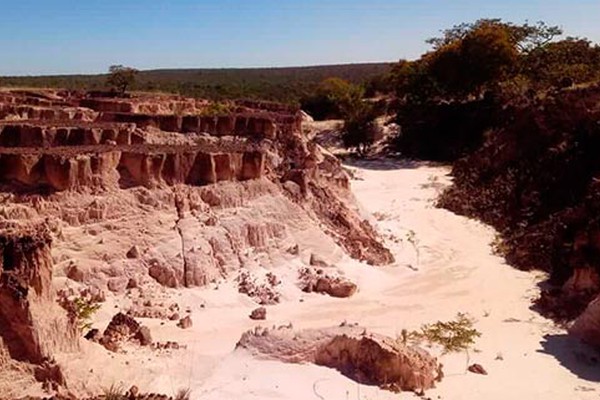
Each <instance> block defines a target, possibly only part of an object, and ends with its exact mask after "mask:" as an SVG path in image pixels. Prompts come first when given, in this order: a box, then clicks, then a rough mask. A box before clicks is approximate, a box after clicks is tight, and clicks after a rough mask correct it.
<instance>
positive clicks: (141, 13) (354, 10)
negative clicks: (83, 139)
mask: <svg viewBox="0 0 600 400" xmlns="http://www.w3.org/2000/svg"><path fill="white" fill-rule="evenodd" d="M482 17H500V18H503V19H506V20H510V21H514V22H523V21H524V20H526V19H528V20H530V21H537V20H545V21H547V22H548V23H551V24H556V25H560V26H562V27H563V28H564V29H565V31H566V33H568V34H570V35H572V36H586V37H588V38H590V39H592V40H593V41H595V42H600V0H570V1H568V0H542V1H538V0H520V1H517V0H493V1H474V0H168V1H167V0H144V1H142V0H78V1H75V0H71V1H67V0H0V75H27V74H63V73H98V72H104V71H106V69H107V67H108V66H109V65H111V64H125V65H129V66H134V67H136V68H139V69H152V68H184V67H189V68H194V67H196V68H201V67H253V66H256V67H258V66H296V65H315V64H335V63H350V62H366V61H392V60H397V59H400V58H415V57H417V56H418V55H419V54H421V53H422V52H423V51H425V50H427V45H426V44H425V43H424V40H425V39H426V38H428V37H431V36H434V35H436V34H437V33H438V32H439V31H440V30H441V29H444V28H448V27H451V26H452V25H454V24H457V23H460V22H467V21H473V20H476V19H478V18H482Z"/></svg>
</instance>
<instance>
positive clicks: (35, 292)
mask: <svg viewBox="0 0 600 400" xmlns="http://www.w3.org/2000/svg"><path fill="white" fill-rule="evenodd" d="M50 244H51V238H50V234H49V232H48V231H47V230H46V229H45V228H31V229H25V228H23V229H22V230H21V229H18V228H15V229H10V230H6V231H3V232H1V233H0V337H1V338H2V342H3V344H4V346H6V349H7V351H8V353H9V354H10V356H11V357H12V358H13V359H15V360H18V361H23V362H28V363H33V364H41V363H42V361H43V360H44V359H46V358H50V357H51V356H52V354H53V353H54V352H56V351H71V350H75V349H76V348H77V340H76V330H75V327H74V326H73V325H72V324H71V323H70V322H69V321H68V319H67V316H66V313H65V312H64V310H62V309H61V308H60V307H59V306H58V305H57V304H56V302H55V301H54V291H53V289H52V268H53V264H52V257H51V255H50Z"/></svg>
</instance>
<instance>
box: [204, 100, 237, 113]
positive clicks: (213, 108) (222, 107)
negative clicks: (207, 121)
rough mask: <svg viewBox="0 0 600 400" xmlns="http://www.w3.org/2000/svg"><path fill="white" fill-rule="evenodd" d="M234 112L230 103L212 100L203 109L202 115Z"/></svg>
mask: <svg viewBox="0 0 600 400" xmlns="http://www.w3.org/2000/svg"><path fill="white" fill-rule="evenodd" d="M231 112H232V107H231V105H230V104H228V103H225V102H220V101H215V102H211V103H210V104H209V105H208V106H207V107H206V108H205V109H203V110H202V115H204V116H207V117H213V116H218V115H228V114H230V113H231Z"/></svg>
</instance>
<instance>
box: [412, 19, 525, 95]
mask: <svg viewBox="0 0 600 400" xmlns="http://www.w3.org/2000/svg"><path fill="white" fill-rule="evenodd" d="M518 56H519V50H518V48H517V43H516V42H515V40H514V39H513V37H512V36H511V31H510V30H508V29H506V27H505V26H504V25H501V24H497V23H492V22H490V23H487V22H485V23H481V24H478V25H476V26H475V27H474V28H473V29H471V30H469V31H467V32H466V33H465V34H464V36H461V38H460V39H457V40H455V41H452V42H449V43H447V44H444V45H443V46H442V47H439V48H438V49H437V50H436V51H434V52H432V53H429V54H427V55H426V56H425V57H424V60H425V62H426V64H427V70H428V72H429V74H431V77H432V78H433V79H434V80H435V81H436V82H437V83H438V84H439V86H440V87H441V88H442V89H443V90H444V91H445V93H447V94H448V95H450V96H466V95H471V94H475V95H478V94H480V92H481V91H482V89H484V88H486V87H488V86H490V85H493V84H494V83H496V82H499V81H501V80H503V79H504V78H506V76H508V74H509V73H511V72H512V71H513V70H514V68H515V67H516V66H517V62H518Z"/></svg>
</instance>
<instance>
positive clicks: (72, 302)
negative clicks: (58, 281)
mask: <svg viewBox="0 0 600 400" xmlns="http://www.w3.org/2000/svg"><path fill="white" fill-rule="evenodd" d="M58 303H59V304H60V306H61V307H62V308H64V309H65V310H66V311H67V313H68V315H69V318H70V319H71V321H74V322H75V323H77V326H78V327H79V329H81V330H82V331H84V330H88V329H90V328H91V327H92V323H91V319H92V317H93V315H94V314H95V313H96V312H97V311H98V310H99V309H100V307H101V305H100V303H98V302H96V301H94V300H93V299H91V298H90V297H88V296H68V295H67V294H66V293H64V292H61V293H59V300H58Z"/></svg>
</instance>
